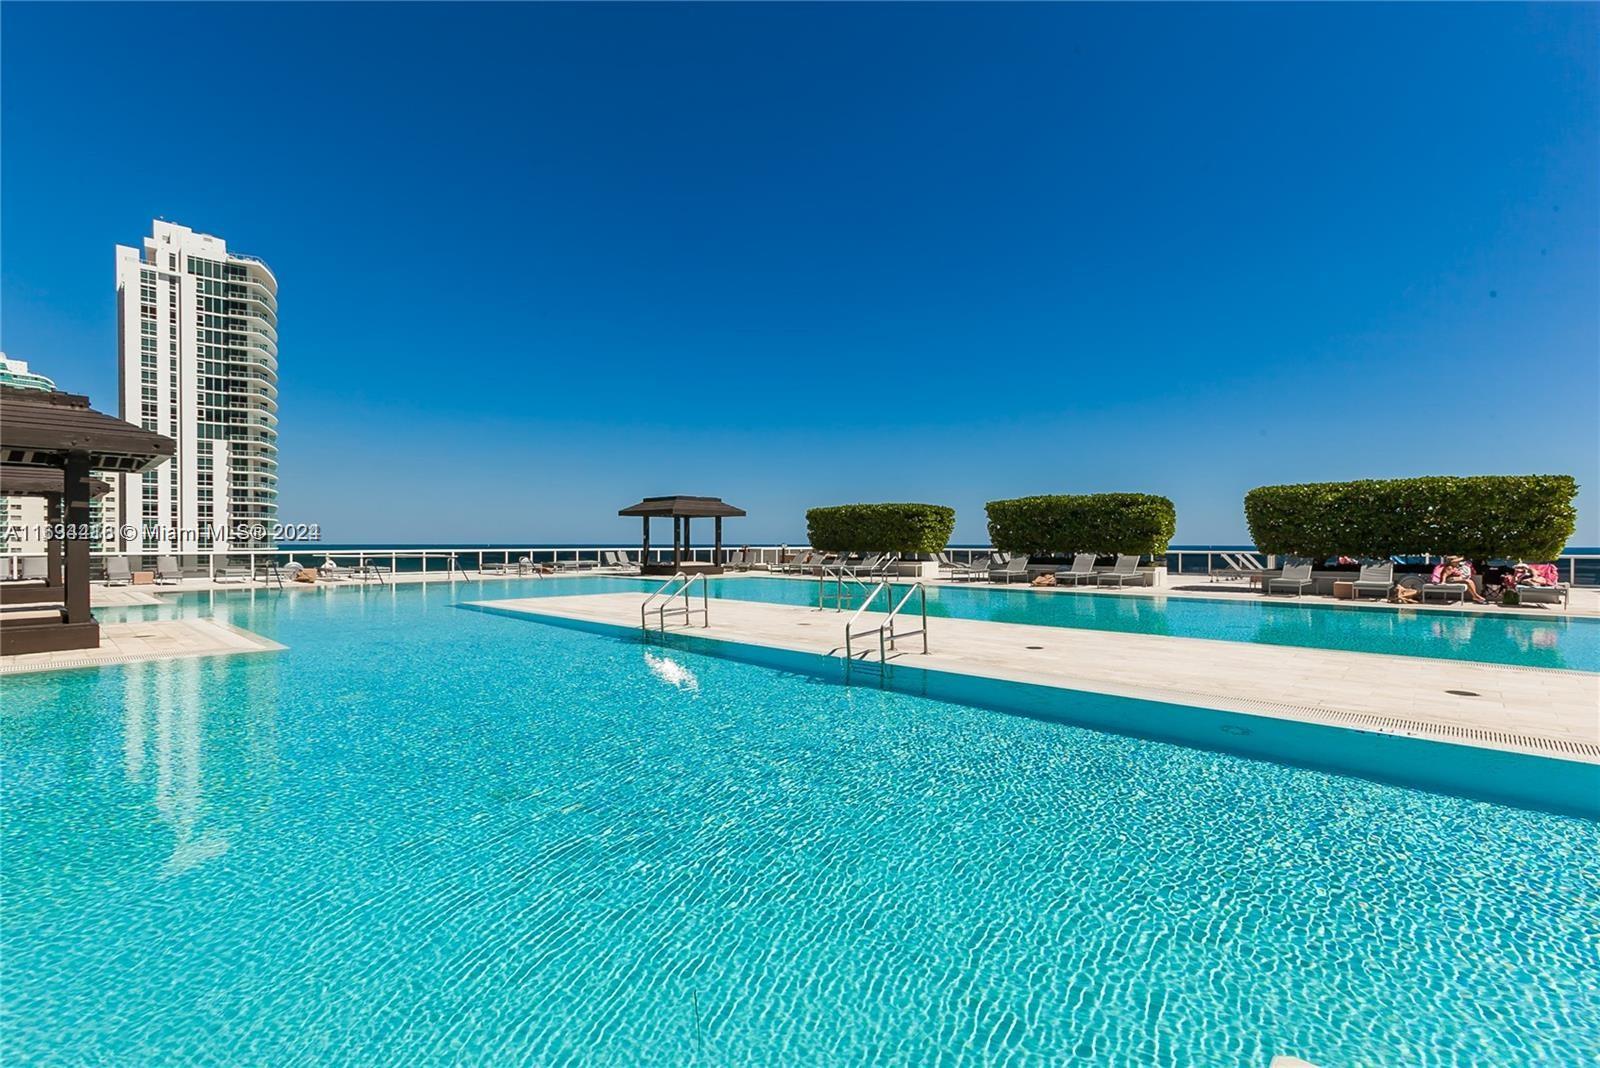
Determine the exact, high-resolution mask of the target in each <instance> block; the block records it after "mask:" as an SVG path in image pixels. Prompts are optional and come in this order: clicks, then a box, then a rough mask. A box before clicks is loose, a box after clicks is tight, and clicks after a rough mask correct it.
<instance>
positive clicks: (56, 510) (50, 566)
mask: <svg viewBox="0 0 1600 1068" xmlns="http://www.w3.org/2000/svg"><path fill="white" fill-rule="evenodd" d="M44 521H45V525H46V526H48V527H50V528H52V529H54V528H55V527H57V526H60V525H61V496H60V494H56V493H52V494H50V495H49V496H47V497H45V499H44ZM44 553H45V558H44V559H45V563H44V570H45V579H44V582H45V585H46V586H60V585H61V540H60V539H59V538H46V539H45V543H44Z"/></svg>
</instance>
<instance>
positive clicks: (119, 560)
mask: <svg viewBox="0 0 1600 1068" xmlns="http://www.w3.org/2000/svg"><path fill="white" fill-rule="evenodd" d="M132 581H133V572H132V571H130V570H129V569H128V558H127V557H126V556H109V557H107V558H106V585H107V586H126V585H128V584H129V583H130V582H132Z"/></svg>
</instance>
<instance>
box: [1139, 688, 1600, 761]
mask: <svg viewBox="0 0 1600 1068" xmlns="http://www.w3.org/2000/svg"><path fill="white" fill-rule="evenodd" d="M1535 670H1537V669H1535ZM1176 694H1182V695H1183V696H1185V697H1195V698H1200V699H1202V700H1205V701H1208V702H1215V701H1219V700H1220V701H1223V702H1225V703H1226V704H1227V705H1228V706H1231V709H1234V710H1238V709H1246V708H1248V709H1257V710H1259V711H1262V712H1267V713H1273V712H1279V713H1282V712H1288V713H1291V714H1292V715H1294V716H1295V717H1296V718H1298V719H1301V720H1303V721H1306V722H1313V723H1327V724H1332V725H1334V726H1340V727H1356V728H1360V729H1365V730H1378V731H1383V732H1386V733H1390V734H1405V735H1413V736H1420V737H1429V738H1434V739H1437V740H1442V741H1454V742H1463V741H1470V742H1482V743H1485V744H1488V745H1493V746H1499V747H1502V748H1503V747H1507V746H1513V747H1517V748H1521V749H1532V750H1537V751H1541V752H1546V753H1554V754H1558V755H1561V756H1566V757H1580V758H1582V757H1587V758H1591V759H1593V758H1600V744H1596V743H1594V742H1586V741H1576V740H1572V739H1567V738H1541V737H1539V736H1537V735H1532V734H1519V733H1517V732H1514V731H1497V730H1491V729H1489V728H1487V727H1468V726H1463V725H1460V724H1455V723H1429V722H1424V721H1422V720H1415V719H1406V718H1404V717H1401V716H1382V715H1378V714H1376V713H1371V712H1347V711H1344V710H1343V709H1338V708H1323V707H1320V706H1317V705H1292V704H1288V703H1286V702H1277V701H1262V700H1258V699H1256V698H1249V697H1246V698H1228V697H1225V696H1223V695H1221V694H1211V693H1205V692H1203V691H1199V690H1167V691H1165V693H1162V692H1161V691H1157V690H1151V691H1149V694H1148V697H1147V700H1152V701H1161V700H1167V701H1170V700H1172V695H1176ZM1207 707H1210V708H1216V707H1218V706H1217V705H1215V704H1208V705H1207Z"/></svg>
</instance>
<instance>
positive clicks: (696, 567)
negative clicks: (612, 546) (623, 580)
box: [617, 495, 745, 575]
mask: <svg viewBox="0 0 1600 1068" xmlns="http://www.w3.org/2000/svg"><path fill="white" fill-rule="evenodd" d="M617 514H618V515H636V516H639V517H640V518H641V519H642V520H643V523H644V538H643V541H642V542H641V544H640V553H639V563H640V566H641V568H642V570H643V573H644V574H646V575H671V574H674V573H676V572H678V571H690V572H704V573H707V574H712V575H715V574H720V573H721V571H722V521H723V520H724V519H726V518H728V517H730V516H742V515H744V514H745V513H744V509H742V508H735V507H734V506H733V505H731V504H729V503H727V502H726V501H724V500H723V499H722V498H720V497H685V496H682V495H679V496H675V497H646V498H645V499H644V500H642V501H640V502H639V503H638V504H635V505H633V506H631V507H628V508H624V509H622V510H621V511H619V512H618V513H617ZM667 516H670V517H671V518H672V560H671V562H670V563H666V562H664V563H659V564H656V563H651V561H650V520H652V519H656V518H664V517H667ZM695 519H710V520H712V531H713V538H712V546H713V548H712V552H711V563H709V564H701V563H696V562H694V561H691V560H686V559H684V557H685V556H687V555H688V551H689V547H690V545H691V544H693V543H692V542H691V541H690V539H689V536H690V523H691V521H692V520H695Z"/></svg>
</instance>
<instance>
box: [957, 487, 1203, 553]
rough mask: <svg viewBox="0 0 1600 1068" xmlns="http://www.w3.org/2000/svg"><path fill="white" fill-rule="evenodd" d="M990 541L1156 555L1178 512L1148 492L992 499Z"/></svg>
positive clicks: (1019, 549) (1011, 547)
mask: <svg viewBox="0 0 1600 1068" xmlns="http://www.w3.org/2000/svg"><path fill="white" fill-rule="evenodd" d="M986 508H987V510H988V513H989V540H990V542H991V543H992V544H993V545H994V547H995V548H997V549H1000V550H1002V551H1004V552H1010V553H1057V554H1062V555H1067V554H1071V553H1094V554H1095V555H1097V556H1111V555H1114V554H1116V553H1132V554H1137V555H1139V556H1160V555H1161V554H1162V553H1164V552H1166V551H1167V543H1168V542H1170V541H1171V540H1172V533H1173V531H1174V530H1175V529H1176V528H1177V524H1178V513H1177V510H1176V509H1175V508H1174V507H1173V506H1172V502H1171V501H1170V500H1168V499H1167V498H1165V497H1158V496H1155V495H1153V494H1149V493H1083V494H1050V495H1044V496H1038V497H1015V498H1012V499H1010V500H1003V501H990V502H989V503H988V505H987V506H986Z"/></svg>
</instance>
